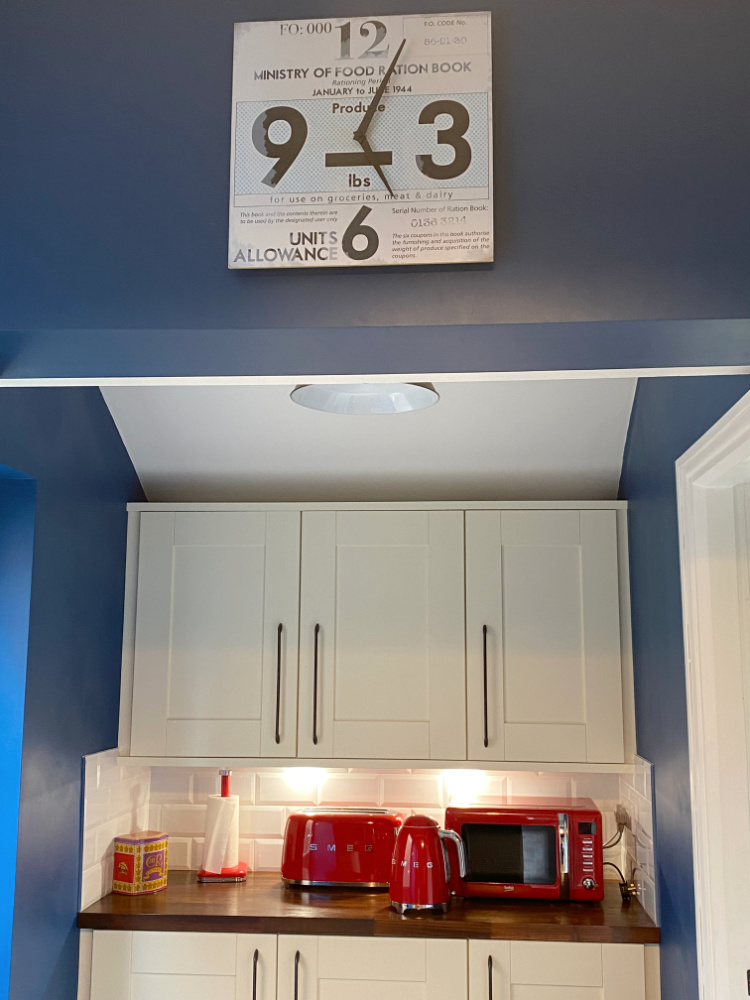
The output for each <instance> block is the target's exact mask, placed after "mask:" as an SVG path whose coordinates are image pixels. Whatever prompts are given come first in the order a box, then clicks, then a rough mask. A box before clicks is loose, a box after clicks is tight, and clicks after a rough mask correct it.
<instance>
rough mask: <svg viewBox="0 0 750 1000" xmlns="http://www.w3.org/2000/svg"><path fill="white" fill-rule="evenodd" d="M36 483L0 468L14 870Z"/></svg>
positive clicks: (2, 842)
mask: <svg viewBox="0 0 750 1000" xmlns="http://www.w3.org/2000/svg"><path fill="white" fill-rule="evenodd" d="M35 503H36V483H35V482H34V480H33V479H29V478H27V477H25V476H23V475H21V474H19V473H18V471H17V470H15V469H8V468H6V467H4V466H2V467H0V719H2V727H0V787H2V789H3V805H2V810H1V812H0V816H1V818H2V822H0V857H2V858H3V864H4V865H5V869H6V871H7V872H12V871H14V870H15V863H16V854H17V846H18V845H17V841H18V806H19V793H20V786H21V758H22V748H23V716H24V701H25V697H26V659H27V652H28V642H29V611H30V603H31V567H32V561H33V556H34V507H35ZM13 896H14V880H13V879H12V878H8V879H6V880H5V882H4V885H3V889H2V892H0V996H7V994H8V989H9V981H10V950H11V934H12V930H13Z"/></svg>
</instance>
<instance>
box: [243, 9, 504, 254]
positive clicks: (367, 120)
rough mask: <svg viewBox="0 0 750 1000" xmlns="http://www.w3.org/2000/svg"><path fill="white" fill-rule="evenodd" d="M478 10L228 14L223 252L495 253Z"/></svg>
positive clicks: (485, 57) (484, 39)
mask: <svg viewBox="0 0 750 1000" xmlns="http://www.w3.org/2000/svg"><path fill="white" fill-rule="evenodd" d="M491 82H492V73H491V63H490V15H489V13H462V14H434V15H422V14H420V15H408V16H403V15H399V16H387V17H379V16H375V15H373V16H372V17H353V18H328V19H326V18H320V19H316V20H309V21H259V22H249V23H244V24H236V25H235V36H234V77H233V91H232V108H233V113H232V166H231V180H230V190H231V196H230V208H229V266H230V267H231V268H268V267H342V266H343V267H357V266H363V265H373V264H448V263H456V262H461V263H466V262H475V261H489V260H492V254H493V241H492V95H491Z"/></svg>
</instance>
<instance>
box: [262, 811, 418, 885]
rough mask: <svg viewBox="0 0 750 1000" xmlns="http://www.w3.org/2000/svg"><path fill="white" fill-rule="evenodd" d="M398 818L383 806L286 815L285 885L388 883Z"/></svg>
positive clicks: (400, 820) (282, 874)
mask: <svg viewBox="0 0 750 1000" xmlns="http://www.w3.org/2000/svg"><path fill="white" fill-rule="evenodd" d="M402 822H403V817H402V816H401V815H399V813H396V812H391V811H390V810H388V809H306V810H303V811H301V812H297V813H292V815H291V816H290V817H289V819H288V820H287V821H286V830H285V831H284V850H283V854H282V859H281V877H282V879H283V881H284V883H285V884H286V885H289V886H317V885H319V886H331V885H343V886H361V887H363V888H368V889H374V888H381V887H384V888H387V887H388V881H389V879H390V876H391V857H392V855H393V847H394V844H395V843H396V834H397V833H398V830H399V827H400V826H401V823H402Z"/></svg>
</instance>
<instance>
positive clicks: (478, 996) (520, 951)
mask: <svg viewBox="0 0 750 1000" xmlns="http://www.w3.org/2000/svg"><path fill="white" fill-rule="evenodd" d="M645 983H646V977H645V968H644V953H643V945H637V944H604V945H602V944H583V943H580V944H579V943H575V944H574V943H567V942H564V943H563V942H551V941H549V942H548V941H470V942H469V1000H645V996H646V992H645V991H646V985H645Z"/></svg>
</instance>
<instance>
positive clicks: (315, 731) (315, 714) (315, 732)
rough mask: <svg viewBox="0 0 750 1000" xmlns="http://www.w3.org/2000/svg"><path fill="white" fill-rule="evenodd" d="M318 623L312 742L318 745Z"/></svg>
mask: <svg viewBox="0 0 750 1000" xmlns="http://www.w3.org/2000/svg"><path fill="white" fill-rule="evenodd" d="M319 635H320V625H316V626H315V657H314V659H313V744H314V746H317V745H318V636H319Z"/></svg>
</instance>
